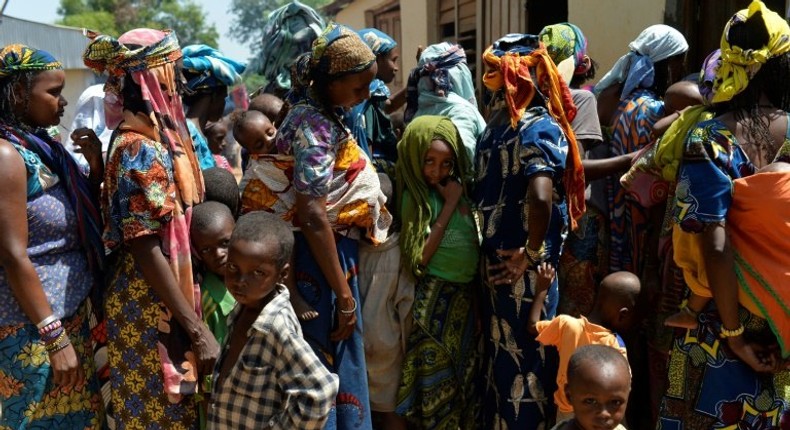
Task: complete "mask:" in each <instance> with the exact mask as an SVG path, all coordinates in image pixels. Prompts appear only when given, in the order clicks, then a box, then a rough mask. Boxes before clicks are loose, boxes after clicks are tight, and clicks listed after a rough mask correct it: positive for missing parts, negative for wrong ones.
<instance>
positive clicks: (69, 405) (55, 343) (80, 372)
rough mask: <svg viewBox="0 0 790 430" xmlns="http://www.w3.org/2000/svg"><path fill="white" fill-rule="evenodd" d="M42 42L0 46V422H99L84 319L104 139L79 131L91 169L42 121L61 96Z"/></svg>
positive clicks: (97, 256)
mask: <svg viewBox="0 0 790 430" xmlns="http://www.w3.org/2000/svg"><path fill="white" fill-rule="evenodd" d="M65 79H66V75H65V73H64V72H63V67H62V65H61V63H60V62H58V61H57V60H56V59H55V58H53V57H52V55H50V54H49V53H48V52H45V51H41V50H37V49H34V48H30V47H27V46H24V45H8V46H5V47H3V48H2V49H0V171H2V172H3V178H4V179H3V186H2V188H1V189H0V201H2V202H3V203H2V204H1V205H0V237H2V240H0V351H2V352H0V405H2V411H0V427H3V428H14V429H16V428H90V429H100V428H102V424H103V422H104V416H103V413H102V410H103V404H102V400H101V396H100V394H99V385H98V381H97V379H96V369H95V366H94V361H93V356H92V353H93V346H92V342H91V338H90V331H89V330H90V329H89V326H88V323H89V321H90V318H91V314H90V313H89V310H88V304H87V302H88V300H87V299H88V296H89V294H90V292H91V289H93V290H94V291H96V292H98V293H99V294H97V295H95V296H93V297H94V298H96V297H101V294H100V293H101V290H100V289H99V284H98V283H99V282H100V279H101V274H100V270H101V268H102V259H103V257H104V255H103V252H102V246H101V216H100V214H99V210H98V203H97V201H98V200H97V197H98V192H99V184H100V183H101V177H102V174H103V166H102V162H101V142H99V140H98V138H97V137H96V135H95V134H94V133H92V132H90V133H86V134H83V135H80V136H77V134H75V135H74V136H73V137H74V138H75V144H76V145H77V146H78V148H79V149H78V151H79V152H81V153H83V154H84V155H85V157H86V159H87V161H88V163H89V164H90V166H91V176H90V178H88V177H86V176H85V175H83V174H82V172H81V170H80V168H79V166H78V165H77V163H76V162H75V160H74V159H73V158H72V157H71V154H69V153H68V152H67V151H66V149H65V148H64V147H63V146H62V145H61V144H60V143H59V142H57V141H55V140H54V139H53V138H52V137H51V136H50V134H49V133H48V132H47V128H49V127H52V126H55V125H57V124H58V123H59V122H60V117H61V116H62V115H63V107H64V106H65V105H66V100H65V99H64V98H63V96H62V94H61V93H62V91H63V86H64V83H65Z"/></svg>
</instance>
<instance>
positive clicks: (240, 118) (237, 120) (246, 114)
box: [230, 109, 272, 135]
mask: <svg viewBox="0 0 790 430" xmlns="http://www.w3.org/2000/svg"><path fill="white" fill-rule="evenodd" d="M257 121H263V122H265V121H269V123H271V122H272V119H271V118H269V117H268V116H266V114H264V113H263V112H260V111H257V110H252V109H250V110H239V111H236V112H233V113H232V114H231V115H230V123H231V124H232V125H233V128H232V132H233V134H234V135H236V134H239V132H240V131H241V129H242V128H245V129H246V128H247V127H250V125H251V124H254V123H255V122H257Z"/></svg>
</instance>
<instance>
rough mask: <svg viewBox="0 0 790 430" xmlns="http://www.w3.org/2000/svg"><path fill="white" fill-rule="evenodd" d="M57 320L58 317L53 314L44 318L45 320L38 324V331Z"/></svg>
mask: <svg viewBox="0 0 790 430" xmlns="http://www.w3.org/2000/svg"><path fill="white" fill-rule="evenodd" d="M57 319H58V317H56V316H55V315H54V314H52V315H50V316H48V317H46V318H44V319H43V320H41V321H40V322H39V323H38V324H36V327H38V329H39V330H41V329H42V328H44V327H46V326H47V324H49V323H53V322H55V321H57Z"/></svg>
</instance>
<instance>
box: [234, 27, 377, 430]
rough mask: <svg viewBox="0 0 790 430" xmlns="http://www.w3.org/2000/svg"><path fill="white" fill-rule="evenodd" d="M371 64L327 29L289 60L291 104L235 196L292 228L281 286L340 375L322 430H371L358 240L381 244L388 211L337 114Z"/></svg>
mask: <svg viewBox="0 0 790 430" xmlns="http://www.w3.org/2000/svg"><path fill="white" fill-rule="evenodd" d="M376 70H377V67H376V56H375V55H373V52H371V50H370V48H369V47H368V46H367V45H366V44H365V42H363V41H362V40H361V39H360V38H359V36H358V35H357V34H356V32H354V31H353V30H351V29H349V28H348V27H345V26H342V25H337V24H330V25H329V26H327V28H326V30H325V31H324V33H323V34H322V35H321V36H320V37H319V38H318V39H316V41H315V43H314V44H313V49H312V51H311V52H310V53H308V54H305V55H303V56H302V57H300V59H299V61H297V63H296V64H295V66H294V75H293V76H294V77H295V78H296V80H295V81H294V86H293V88H292V90H291V93H290V95H289V100H290V102H291V109H290V110H289V112H288V115H287V116H286V117H285V119H284V120H283V122H282V124H281V126H280V128H279V129H278V130H277V137H276V138H275V146H276V150H277V153H276V154H272V155H261V156H259V157H258V160H257V161H258V162H257V163H256V165H255V171H251V170H252V168H251V169H249V170H248V174H245V176H247V175H249V176H250V179H249V181H248V182H247V185H246V186H245V188H244V190H243V192H242V211H244V212H248V211H253V210H267V211H270V212H274V213H276V214H278V215H280V216H282V217H283V219H284V220H286V221H288V222H289V223H291V224H292V225H293V226H294V228H295V230H296V233H295V236H296V248H295V256H294V266H295V272H296V273H295V275H294V276H293V277H291V276H289V279H292V281H289V282H290V283H293V282H295V283H296V285H295V286H294V285H289V288H290V289H291V291H293V292H292V295H295V294H299V295H300V296H301V297H302V298H303V299H304V300H305V301H306V302H307V304H308V305H310V306H312V308H313V309H314V310H315V311H316V312H317V314H318V315H317V316H315V317H314V318H313V319H310V320H307V321H305V320H303V321H302V328H303V330H304V334H305V338H306V339H307V341H308V343H310V346H312V348H313V350H314V351H315V353H316V355H318V357H319V358H320V359H321V361H322V363H324V365H325V366H326V367H327V369H329V370H330V371H331V372H333V373H336V374H337V375H338V377H339V378H340V391H339V393H338V396H337V402H336V407H335V408H333V409H332V412H331V415H330V417H329V421H328V424H327V427H326V428H328V429H334V428H338V429H352V428H364V429H370V428H371V427H372V424H371V417H370V407H369V403H370V402H369V396H368V382H367V374H366V368H365V351H364V348H363V345H362V320H361V310H362V306H361V303H359V300H360V298H359V284H358V278H357V264H358V261H359V258H358V255H359V240H370V241H372V242H373V243H374V244H377V243H380V242H383V241H384V240H385V239H386V237H387V228H388V227H389V225H390V223H391V221H392V217H391V216H390V214H389V212H387V210H386V209H385V208H384V201H385V198H384V196H383V194H382V192H381V189H380V188H381V187H380V184H379V180H378V175H377V174H376V172H375V169H374V168H373V166H372V164H371V163H370V159H369V158H368V157H367V156H366V155H365V153H364V152H363V151H362V150H361V149H360V147H359V146H358V145H357V143H356V142H355V141H354V137H353V135H352V134H351V132H350V131H349V130H348V129H347V128H346V127H345V125H344V123H343V113H344V111H345V110H347V109H349V108H350V107H352V106H356V105H357V104H359V103H360V102H362V101H364V100H365V99H366V98H367V97H368V96H369V94H370V90H369V88H370V82H371V81H372V80H373V78H374V77H375V76H376ZM292 301H293V299H292ZM298 313H300V312H298Z"/></svg>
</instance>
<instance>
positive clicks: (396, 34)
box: [368, 1, 405, 94]
mask: <svg viewBox="0 0 790 430" xmlns="http://www.w3.org/2000/svg"><path fill="white" fill-rule="evenodd" d="M368 16H369V17H370V20H371V21H372V22H370V23H368V24H370V26H371V27H374V28H377V29H379V30H381V31H383V32H384V33H387V34H388V35H390V37H392V38H393V39H395V42H397V43H398V47H399V48H400V57H398V69H400V70H403V55H404V52H403V39H402V38H401V18H400V2H399V1H394V2H388V3H386V4H384V5H383V6H381V7H379V8H377V9H374V10H371V11H369V12H368ZM401 76H402V75H401V74H400V73H396V74H395V80H393V81H392V83H390V84H389V85H388V86H389V88H390V90H391V91H392V93H393V94H394V93H396V92H398V91H400V90H401V89H402V88H403V87H404V86H405V84H404V82H403V78H402V77H401Z"/></svg>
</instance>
